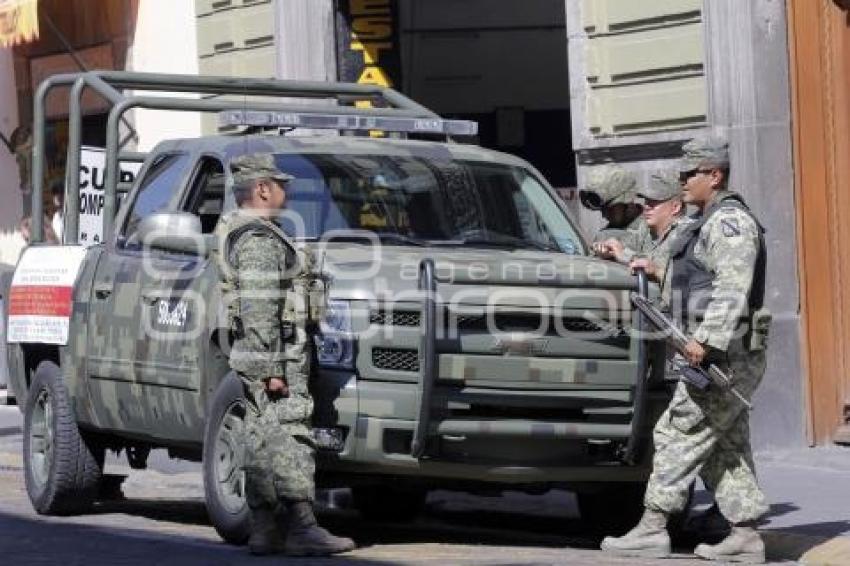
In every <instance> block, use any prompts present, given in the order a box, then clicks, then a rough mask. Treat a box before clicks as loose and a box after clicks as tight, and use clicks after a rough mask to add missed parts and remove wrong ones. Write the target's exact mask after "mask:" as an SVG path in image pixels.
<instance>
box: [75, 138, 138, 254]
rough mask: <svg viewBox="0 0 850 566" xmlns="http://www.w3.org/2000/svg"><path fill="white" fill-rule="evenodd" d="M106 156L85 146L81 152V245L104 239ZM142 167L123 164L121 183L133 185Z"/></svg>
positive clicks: (94, 148)
mask: <svg viewBox="0 0 850 566" xmlns="http://www.w3.org/2000/svg"><path fill="white" fill-rule="evenodd" d="M105 165H106V153H105V151H104V150H103V149H102V148H99V147H90V146H83V147H82V149H81V151H80V230H79V234H78V238H79V240H78V241H79V242H80V245H83V246H86V247H88V246H91V245H94V244H99V243H100V241H101V240H102V239H103V200H104V198H103V185H104V181H105V176H106V175H105V173H106V166H105ZM141 167H142V164H141V163H137V162H122V163H121V164H120V174H119V177H118V182H119V183H132V182H133V180H135V178H136V175H138V174H139V169H141Z"/></svg>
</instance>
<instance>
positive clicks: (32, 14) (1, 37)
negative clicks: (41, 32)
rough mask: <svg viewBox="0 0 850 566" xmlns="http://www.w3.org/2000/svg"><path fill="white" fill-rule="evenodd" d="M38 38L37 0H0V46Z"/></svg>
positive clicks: (9, 45) (8, 45)
mask: <svg viewBox="0 0 850 566" xmlns="http://www.w3.org/2000/svg"><path fill="white" fill-rule="evenodd" d="M36 39H38V0H0V47H11V46H13V45H19V44H21V43H27V42H30V41H34V40H36Z"/></svg>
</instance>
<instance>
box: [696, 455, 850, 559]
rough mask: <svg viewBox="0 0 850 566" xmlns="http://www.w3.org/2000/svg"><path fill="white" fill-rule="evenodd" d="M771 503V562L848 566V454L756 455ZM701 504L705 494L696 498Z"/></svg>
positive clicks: (767, 531) (768, 531)
mask: <svg viewBox="0 0 850 566" xmlns="http://www.w3.org/2000/svg"><path fill="white" fill-rule="evenodd" d="M755 459H756V469H757V471H758V476H759V483H761V485H762V488H763V489H764V491H765V493H766V494H767V497H768V499H769V500H770V501H771V505H770V512H769V514H768V516H767V521H766V524H765V525H764V527H763V529H764V531H765V540H766V542H767V548H768V558H769V559H772V560H798V561H799V563H800V564H807V565H835V566H838V565H850V448H841V447H820V448H804V449H798V450H787V451H772V452H764V453H759V454H756V455H755ZM696 497H697V501H698V502H706V501H707V499H708V496H707V494H705V493H704V492H702V493H700V492H698V493H697V495H696Z"/></svg>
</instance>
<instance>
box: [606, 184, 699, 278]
mask: <svg viewBox="0 0 850 566" xmlns="http://www.w3.org/2000/svg"><path fill="white" fill-rule="evenodd" d="M638 197H639V198H641V199H642V200H643V203H642V204H643V218H644V220H645V221H646V225H647V227H648V229H649V230H648V233H647V235H646V236H645V237H640V235H638V237H635V238H632V241H631V243H630V244H629V246H626V245H624V244H623V243H622V242H621V241H620V240H616V239H613V238H612V239H609V240H605V241H603V242H601V244H600V245H597V246H596V248H597V250H598V251H597V255H599V256H601V257H603V258H605V259H612V260H614V261H617V262H619V263H622V264H625V265H629V266H631V267H632V269H636V268H642V269H644V270H645V271H646V274H647V275H648V276H649V277H650V278H651V279H654V280H655V281H658V282H660V283H662V284H663V287H664V290H665V295H669V293H668V291H669V282H665V273H666V272H667V263H668V259H669V257H670V245H671V244H672V242H674V241H675V240H676V238H677V236H678V235H679V234H681V233H682V231H683V229H684V227H685V226H687V225H688V224H690V222H691V219H690V218H688V217H687V216H685V215H684V211H685V206H684V204H683V203H682V190H681V187H680V186H679V175H678V172H674V171H656V172H654V173H652V174H650V176H649V185H648V186H647V188H645V189H643V190H641V191H639V192H638Z"/></svg>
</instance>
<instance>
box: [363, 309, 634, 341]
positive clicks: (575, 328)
mask: <svg viewBox="0 0 850 566" xmlns="http://www.w3.org/2000/svg"><path fill="white" fill-rule="evenodd" d="M443 319H444V320H445V321H446V324H448V323H449V321H455V320H456V321H457V329H458V330H467V331H470V330H471V331H481V332H486V331H487V330H488V329H487V315H484V314H460V315H454V314H450V313H445V315H444V317H443ZM369 322H370V323H371V324H375V325H379V326H406V327H418V326H419V323H420V313H419V312H418V311H385V310H380V311H375V312H373V313H372V314H371V315H370V317H369ZM492 322H495V324H496V328H497V329H499V330H516V329H529V330H533V329H538V328H541V327H542V326H543V324H545V325H546V333H547V334H549V333H555V332H556V331H557V330H561V329H563V330H565V331H567V332H575V333H595V332H601V331H603V330H607V331H608V332H612V333H614V334H615V335H620V334H622V332H623V328H622V325H621V324H617V325H616V326H615V325H612V326H611V327H609V328H606V329H603V328H602V327H601V326H600V325H599V324H597V323H595V322H593V321H590V320H587V319H584V318H581V317H564V318H562V319H561V321H560V323H559V324H556V322H557V321H556V319H555V317H552V316H548V315H542V316H541V315H534V314H508V313H496V314H495V315H494V316H493V318H492Z"/></svg>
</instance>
